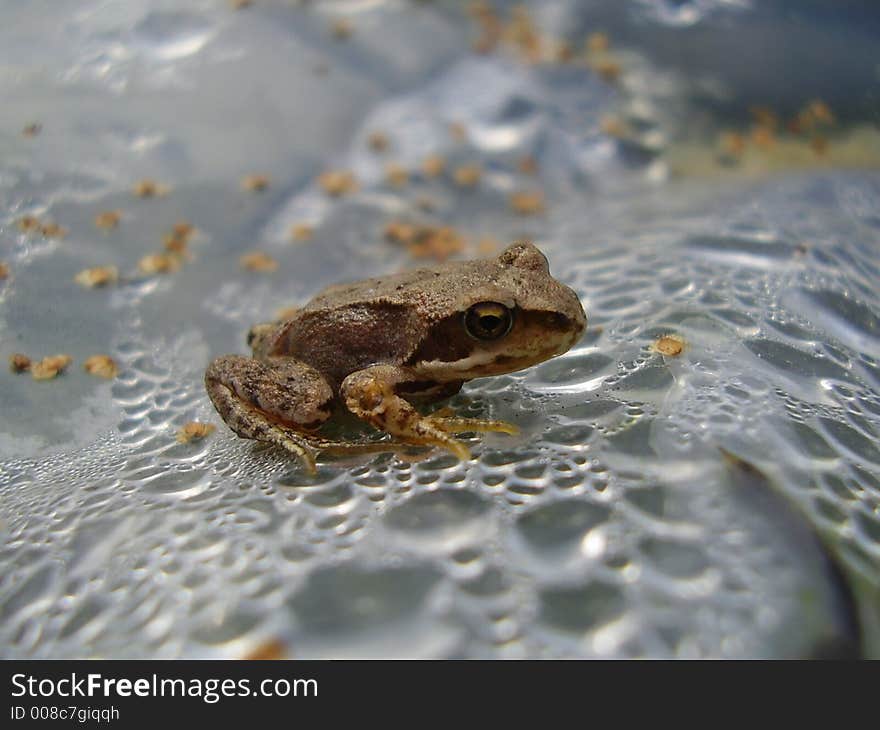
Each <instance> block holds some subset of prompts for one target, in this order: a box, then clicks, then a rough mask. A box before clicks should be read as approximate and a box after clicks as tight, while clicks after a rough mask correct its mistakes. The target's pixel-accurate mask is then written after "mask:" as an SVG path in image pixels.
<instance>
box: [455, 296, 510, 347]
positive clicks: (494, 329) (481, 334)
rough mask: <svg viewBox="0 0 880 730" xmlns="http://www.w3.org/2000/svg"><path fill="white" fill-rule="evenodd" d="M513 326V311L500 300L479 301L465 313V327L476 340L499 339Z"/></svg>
mask: <svg viewBox="0 0 880 730" xmlns="http://www.w3.org/2000/svg"><path fill="white" fill-rule="evenodd" d="M512 326H513V312H512V311H511V310H510V309H508V308H507V307H505V306H504V305H503V304H499V303H498V302H479V303H478V304H474V305H473V306H472V307H471V308H470V309H468V310H467V312H465V314H464V328H465V331H467V333H468V334H469V335H470V336H471V337H473V338H474V339H475V340H497V339H498V338H500V337H504V335H506V334H507V333H508V332H510V328H511V327H512Z"/></svg>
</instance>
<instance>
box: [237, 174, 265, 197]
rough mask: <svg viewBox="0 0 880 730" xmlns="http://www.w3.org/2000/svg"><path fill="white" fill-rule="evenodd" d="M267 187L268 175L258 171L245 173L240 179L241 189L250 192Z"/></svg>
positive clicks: (259, 191) (259, 190)
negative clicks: (249, 173)
mask: <svg viewBox="0 0 880 730" xmlns="http://www.w3.org/2000/svg"><path fill="white" fill-rule="evenodd" d="M268 187H269V176H268V175H263V174H260V173H254V174H251V175H245V176H244V177H243V178H242V179H241V189H242V190H247V191H248V192H252V193H261V192H263V191H264V190H265V189H266V188H268Z"/></svg>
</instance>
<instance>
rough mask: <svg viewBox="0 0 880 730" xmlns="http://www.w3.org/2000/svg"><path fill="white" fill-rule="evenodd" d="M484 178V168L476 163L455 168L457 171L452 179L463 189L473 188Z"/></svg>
mask: <svg viewBox="0 0 880 730" xmlns="http://www.w3.org/2000/svg"><path fill="white" fill-rule="evenodd" d="M482 176H483V168H482V167H480V165H478V164H477V163H475V162H474V163H470V164H467V165H461V166H459V167H457V168H455V171H454V172H453V173H452V179H453V180H454V181H455V184H456V185H460V186H461V187H463V188H472V187H473V186H474V185H476V184H477V183H478V182H480V178H481V177H482Z"/></svg>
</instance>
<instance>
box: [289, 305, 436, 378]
mask: <svg viewBox="0 0 880 730" xmlns="http://www.w3.org/2000/svg"><path fill="white" fill-rule="evenodd" d="M337 331H338V332H340V333H345V336H344V337H339V338H335V337H333V332H337ZM420 332H421V326H420V325H419V323H418V322H417V321H415V317H414V315H413V310H412V308H410V307H405V306H403V305H399V304H391V303H389V302H383V301H378V302H370V303H364V302H359V303H355V304H349V305H343V306H336V307H333V308H328V309H318V308H313V307H312V306H309V307H308V308H307V309H306V310H303V311H301V312H299V313H297V316H296V317H295V318H294V319H292V320H291V321H290V322H289V323H288V324H287V326H286V329H285V331H284V332H282V333H281V334H280V337H279V339H278V341H277V342H276V348H275V351H276V353H278V354H286V355H290V356H292V357H295V358H297V359H298V360H300V361H302V362H304V363H306V364H307V365H310V366H311V367H313V368H315V369H316V370H318V371H319V372H320V373H322V374H323V375H324V376H325V377H326V378H327V380H328V381H329V382H330V385H331V387H332V388H333V391H334V393H336V392H338V390H339V385H340V384H341V383H342V381H343V380H344V379H345V377H346V376H347V375H349V374H350V373H353V372H356V371H358V370H363V369H365V368H368V367H370V366H371V365H379V364H398V363H401V362H403V361H404V360H405V359H406V358H407V357H408V356H409V354H410V351H411V350H412V348H413V344H414V343H417V342H418V340H419V337H420Z"/></svg>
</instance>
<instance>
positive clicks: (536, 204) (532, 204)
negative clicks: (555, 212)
mask: <svg viewBox="0 0 880 730" xmlns="http://www.w3.org/2000/svg"><path fill="white" fill-rule="evenodd" d="M510 207H511V209H512V210H513V211H515V212H516V213H519V214H520V215H537V214H538V213H543V212H544V193H542V192H541V191H540V190H527V191H522V192H518V193H513V194H512V195H511V196H510Z"/></svg>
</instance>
